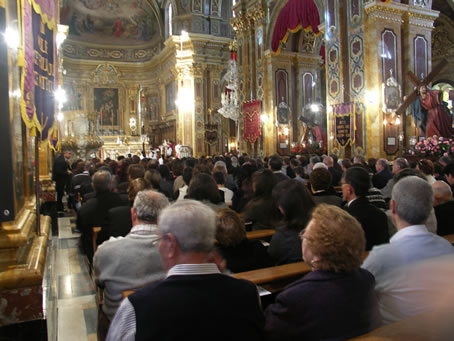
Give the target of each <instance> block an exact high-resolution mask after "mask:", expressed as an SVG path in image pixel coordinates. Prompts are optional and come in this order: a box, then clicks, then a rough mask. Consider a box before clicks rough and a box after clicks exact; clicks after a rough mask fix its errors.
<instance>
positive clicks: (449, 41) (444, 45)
mask: <svg viewBox="0 0 454 341" xmlns="http://www.w3.org/2000/svg"><path fill="white" fill-rule="evenodd" d="M436 24H437V25H436V26H435V29H434V30H433V32H432V55H433V56H440V57H441V56H447V55H454V37H453V36H452V35H451V34H450V33H449V28H448V27H447V25H446V24H445V23H444V22H443V23H440V22H437V23H436Z"/></svg>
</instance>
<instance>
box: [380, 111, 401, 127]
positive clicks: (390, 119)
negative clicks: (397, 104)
mask: <svg viewBox="0 0 454 341" xmlns="http://www.w3.org/2000/svg"><path fill="white" fill-rule="evenodd" d="M400 123H401V121H400V115H396V113H392V114H391V113H385V118H384V119H383V125H385V126H386V125H388V124H389V125H396V126H400Z"/></svg>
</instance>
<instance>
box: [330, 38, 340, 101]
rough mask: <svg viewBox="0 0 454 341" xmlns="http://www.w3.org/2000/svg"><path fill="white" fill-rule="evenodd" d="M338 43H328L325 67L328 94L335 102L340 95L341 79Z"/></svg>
mask: <svg viewBox="0 0 454 341" xmlns="http://www.w3.org/2000/svg"><path fill="white" fill-rule="evenodd" d="M338 44H339V42H338V41H336V42H332V43H331V42H330V43H328V53H327V65H328V94H329V96H330V97H331V98H332V99H333V100H336V99H337V97H338V96H339V94H340V89H341V78H340V69H339V45H338Z"/></svg>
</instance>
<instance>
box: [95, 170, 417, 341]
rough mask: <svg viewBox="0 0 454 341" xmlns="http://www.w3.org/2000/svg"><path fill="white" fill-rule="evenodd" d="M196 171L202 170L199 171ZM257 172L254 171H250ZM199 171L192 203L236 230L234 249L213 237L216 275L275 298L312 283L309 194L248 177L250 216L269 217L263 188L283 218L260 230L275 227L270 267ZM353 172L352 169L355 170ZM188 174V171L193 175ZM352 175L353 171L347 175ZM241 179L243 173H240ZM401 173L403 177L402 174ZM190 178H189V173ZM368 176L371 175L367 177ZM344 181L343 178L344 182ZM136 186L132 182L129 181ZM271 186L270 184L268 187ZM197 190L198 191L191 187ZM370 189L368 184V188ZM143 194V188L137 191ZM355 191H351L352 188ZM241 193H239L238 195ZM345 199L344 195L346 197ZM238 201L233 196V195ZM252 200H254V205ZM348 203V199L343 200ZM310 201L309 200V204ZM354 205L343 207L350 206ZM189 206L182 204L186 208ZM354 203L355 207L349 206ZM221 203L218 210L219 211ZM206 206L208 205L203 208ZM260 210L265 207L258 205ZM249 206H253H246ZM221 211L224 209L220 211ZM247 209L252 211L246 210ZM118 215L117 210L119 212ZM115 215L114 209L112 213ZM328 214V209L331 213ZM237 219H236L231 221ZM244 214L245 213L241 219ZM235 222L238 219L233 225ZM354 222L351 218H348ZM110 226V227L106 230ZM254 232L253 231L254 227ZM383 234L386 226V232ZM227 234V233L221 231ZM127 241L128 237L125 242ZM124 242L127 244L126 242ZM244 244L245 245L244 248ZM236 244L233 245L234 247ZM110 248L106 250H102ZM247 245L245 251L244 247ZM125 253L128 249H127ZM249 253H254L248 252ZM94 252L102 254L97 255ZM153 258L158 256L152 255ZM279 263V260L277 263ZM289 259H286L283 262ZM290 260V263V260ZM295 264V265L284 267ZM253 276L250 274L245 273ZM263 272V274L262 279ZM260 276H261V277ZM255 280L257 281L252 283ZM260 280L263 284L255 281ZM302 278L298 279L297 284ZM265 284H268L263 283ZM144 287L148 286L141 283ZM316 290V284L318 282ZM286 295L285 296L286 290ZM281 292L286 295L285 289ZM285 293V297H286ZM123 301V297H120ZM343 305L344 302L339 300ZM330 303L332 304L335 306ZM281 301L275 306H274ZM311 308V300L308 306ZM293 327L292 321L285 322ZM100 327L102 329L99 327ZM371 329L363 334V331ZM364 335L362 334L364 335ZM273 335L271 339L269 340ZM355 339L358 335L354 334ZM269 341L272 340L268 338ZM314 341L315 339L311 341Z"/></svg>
mask: <svg viewBox="0 0 454 341" xmlns="http://www.w3.org/2000/svg"><path fill="white" fill-rule="evenodd" d="M256 164H257V163H255V162H251V164H249V163H248V164H245V165H244V167H245V168H247V167H250V166H251V165H256ZM199 166H200V165H199ZM254 167H255V166H254ZM254 167H251V170H252V169H256V168H254ZM198 168H199V169H201V170H203V173H198V174H196V177H199V178H203V179H197V181H195V182H193V188H192V194H193V196H194V197H195V198H196V199H199V200H200V201H201V202H203V204H204V205H206V206H210V207H212V208H214V209H215V210H216V211H218V220H217V224H218V231H220V230H219V227H220V221H221V220H222V219H220V217H222V216H223V217H224V221H223V222H222V223H221V224H223V225H224V226H223V227H228V226H227V225H229V224H230V223H227V221H228V220H229V219H225V218H226V217H227V218H231V219H230V220H231V225H232V226H233V225H234V226H235V229H232V230H230V228H228V229H227V230H228V232H229V233H233V230H235V238H237V239H235V238H233V237H232V236H228V238H227V239H229V238H230V237H232V238H233V239H235V241H236V242H238V243H232V244H229V242H225V240H223V237H222V236H220V235H216V239H217V241H218V242H220V243H219V244H218V250H221V249H222V248H224V250H221V252H220V254H221V255H223V258H224V261H223V260H222V258H220V257H215V253H213V252H212V253H210V254H209V258H210V260H209V261H210V262H211V263H213V262H216V264H217V266H218V269H219V270H220V271H221V272H222V271H225V273H226V274H227V273H229V272H233V273H234V275H233V276H235V277H237V275H238V278H245V279H250V280H252V281H253V282H254V283H256V280H257V279H258V280H259V281H260V283H259V282H257V284H259V285H261V286H262V285H263V286H264V288H265V289H266V290H270V291H271V292H272V293H273V294H274V293H278V292H280V291H282V290H283V289H284V288H285V286H286V285H289V283H291V281H295V280H296V281H297V282H295V283H294V284H290V285H289V287H288V289H291V288H292V287H293V286H294V285H297V284H296V283H299V282H304V281H305V280H306V281H307V282H313V280H312V279H311V276H312V273H313V272H314V269H313V268H312V270H313V271H310V268H308V267H307V266H306V265H305V264H304V263H302V262H301V260H302V257H301V256H302V249H301V240H300V238H299V232H300V231H301V230H302V229H304V228H305V226H306V224H307V222H308V220H309V218H310V214H311V211H312V210H313V209H314V207H315V204H314V202H313V197H312V196H311V195H310V193H309V192H308V191H307V189H306V187H305V185H303V184H302V183H301V182H300V181H298V180H284V181H281V182H280V183H279V184H277V185H275V184H274V183H271V186H268V187H266V185H267V183H266V180H267V179H268V178H270V177H269V176H268V175H272V173H271V172H270V171H269V170H262V171H261V172H256V173H254V174H253V175H252V177H251V183H250V185H251V189H252V191H253V193H254V192H258V193H255V195H253V196H252V198H249V199H247V200H246V201H249V202H252V203H257V202H258V203H259V205H257V207H255V208H254V210H253V211H254V212H255V213H256V216H257V214H258V216H259V218H260V219H263V217H260V214H262V215H263V216H266V214H265V213H267V214H268V213H269V212H268V210H267V209H266V208H267V207H268V206H267V205H268V201H266V200H265V201H266V204H263V203H264V202H265V201H264V200H257V198H258V197H260V195H257V194H260V193H263V192H261V191H262V187H263V186H265V187H263V188H266V189H265V191H266V193H269V191H270V190H271V191H272V192H271V193H272V197H271V201H269V202H270V203H272V205H274V206H275V208H276V211H277V212H278V213H279V212H280V213H281V214H282V216H283V220H282V223H281V224H276V223H270V222H269V221H270V219H263V220H264V221H266V222H267V223H268V226H264V227H272V228H274V227H276V230H275V233H274V236H273V237H272V239H271V242H270V247H269V249H268V251H269V253H270V255H278V256H275V258H274V260H273V261H272V262H271V263H269V258H268V255H267V254H266V253H263V251H264V250H265V247H264V246H263V245H262V243H261V242H260V241H258V240H256V241H254V243H252V242H251V241H247V236H248V235H247V233H246V232H245V229H244V224H243V223H242V222H241V219H240V217H238V216H237V215H236V214H235V213H233V211H231V210H228V209H220V208H221V206H224V203H222V201H223V199H222V198H221V201H218V200H217V199H218V197H217V196H216V200H215V201H216V203H214V202H211V200H210V198H211V197H210V195H211V194H213V193H215V192H216V194H219V193H220V192H219V190H218V189H217V188H216V187H215V186H214V185H215V181H214V179H213V174H212V173H210V171H209V167H208V166H207V165H206V164H205V163H204V164H203V167H202V166H200V167H198ZM355 168H356V167H355ZM187 170H189V171H191V170H192V169H188V168H187ZM324 171H326V170H325V169H324V168H320V169H317V168H316V169H315V170H313V171H312V174H313V175H314V176H315V175H316V174H317V172H324ZM406 171H407V170H404V171H402V172H399V176H401V177H402V178H403V177H405V176H409V175H413V174H414V172H417V170H411V171H410V170H408V173H409V174H406ZM350 172H351V171H350ZM239 173H241V172H239ZM400 173H402V174H400ZM191 175H192V172H191ZM368 176H369V174H368ZM344 180H345V177H344ZM355 181H358V178H356V179H355ZM400 181H401V179H400V178H399V179H396V181H395V183H394V184H395V185H397V184H398V182H400ZM133 182H134V181H133ZM135 182H138V183H139V182H140V183H142V182H144V180H143V178H139V179H138V180H136V181H135ZM353 182H354V181H350V183H348V181H347V184H346V185H348V186H351V187H354V183H353ZM206 184H209V186H205V185H206ZM268 184H269V183H268ZM194 185H196V186H194ZM346 185H345V182H344V185H343V186H342V189H343V190H344V194H345V189H346V187H347V186H346ZM367 186H370V183H369V184H368V185H367ZM205 187H207V188H208V187H209V189H208V190H206V189H205ZM140 189H142V188H140ZM353 189H354V188H353ZM240 191H241V189H240ZM347 194H348V193H347ZM235 195H236V193H235ZM254 198H255V199H254ZM347 198H348V196H347ZM309 199H310V200H309ZM351 200H352V199H351V198H350V200H347V201H351ZM185 201H187V200H183V202H185ZM353 202H354V201H353ZM219 203H220V204H221V205H219ZM207 204H208V205H207ZM262 204H263V205H262ZM249 205H251V204H249ZM224 207H225V206H224ZM246 207H247V204H246V205H245V206H244V207H243V208H242V209H241V211H244V212H245V213H247V212H248V210H249V209H246ZM250 207H251V206H250ZM117 209H121V208H117ZM124 209H128V210H129V208H127V207H124ZM114 210H115V209H114ZM331 210H332V209H331ZM232 214H233V215H235V217H233V216H232ZM243 214H244V213H243ZM174 215H175V216H179V213H178V212H177V211H174ZM235 218H238V219H235ZM352 219H353V218H352ZM106 225H110V224H106ZM256 228H257V227H256ZM385 228H386V226H385ZM224 232H227V231H224ZM254 232H259V231H254ZM127 238H128V237H127ZM127 238H126V239H127ZM246 241H247V242H246ZM234 244H236V245H234ZM253 244H254V248H251V247H250V246H251V245H253ZM106 245H108V244H106ZM106 245H104V246H101V248H100V250H101V251H102V250H103V248H104V247H105V246H106ZM246 245H247V246H248V247H246ZM385 245H386V244H385ZM128 249H129V248H128ZM251 250H252V251H251ZM97 252H100V251H99V250H98V251H97ZM125 252H126V253H128V250H125ZM154 252H157V251H156V250H155V251H154ZM292 255H296V257H293V256H292ZM281 256H282V258H281V259H279V257H281ZM286 257H287V258H286ZM292 257H293V258H292ZM264 259H267V262H265V261H264ZM292 262H296V263H293V264H288V263H292ZM273 264H288V265H289V266H290V265H292V266H293V265H294V268H290V267H289V268H285V266H287V265H282V266H277V267H269V266H270V265H273ZM136 265H137V266H139V267H141V266H144V263H143V262H142V261H138V262H137V264H136ZM248 270H252V271H248ZM262 270H263V273H262ZM163 274H164V273H163ZM262 275H263V276H262ZM254 276H255V277H254ZM259 277H261V278H259ZM298 277H300V279H298ZM266 278H268V279H266ZM267 281H275V283H276V284H268V283H267ZM143 284H146V283H143ZM317 284H320V283H318V282H317ZM127 286H128V287H124V290H129V289H137V288H138V287H141V286H142V285H137V286H136V285H127ZM288 289H287V290H288ZM284 290H285V289H284ZM318 291H324V290H323V288H322V287H321V286H320V287H319V288H317V287H315V289H314V294H313V297H311V299H313V302H314V304H315V302H317V303H323V301H320V300H321V299H323V297H318V296H317V292H318ZM284 292H285V291H284ZM120 295H121V294H120ZM273 298H274V296H273V295H269V296H267V297H266V299H265V297H262V299H263V300H264V301H262V303H263V302H265V306H266V305H267V304H268V303H269V302H270V301H271V300H272V299H273ZM341 300H342V299H341ZM333 301H334V300H333ZM278 302H279V301H276V303H278ZM308 302H310V300H308ZM333 307H335V308H333V310H334V311H335V312H338V311H340V310H339V309H340V308H339V307H337V302H335V304H333ZM289 323H291V321H290V322H289ZM99 325H100V326H102V324H99ZM368 330H370V329H367V331H368ZM363 332H366V330H364V331H363ZM269 335H271V334H269ZM339 335H341V336H339ZM344 335H346V334H342V333H340V332H339V333H338V337H339V338H344V337H351V336H353V334H348V336H344ZM355 335H358V334H355ZM270 337H272V336H270ZM302 338H304V339H305V338H309V339H310V336H309V334H306V332H305V333H304V336H303V337H302ZM314 339H317V338H314Z"/></svg>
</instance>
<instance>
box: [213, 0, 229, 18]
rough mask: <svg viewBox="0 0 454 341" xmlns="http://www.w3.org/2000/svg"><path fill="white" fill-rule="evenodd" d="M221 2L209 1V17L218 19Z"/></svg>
mask: <svg viewBox="0 0 454 341" xmlns="http://www.w3.org/2000/svg"><path fill="white" fill-rule="evenodd" d="M224 1H227V0H224ZM220 2H221V0H211V15H212V16H216V17H219V16H220V13H221V4H220Z"/></svg>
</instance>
